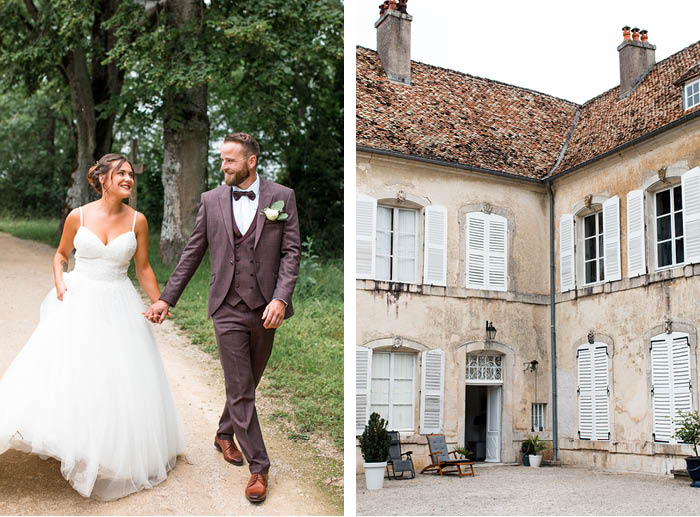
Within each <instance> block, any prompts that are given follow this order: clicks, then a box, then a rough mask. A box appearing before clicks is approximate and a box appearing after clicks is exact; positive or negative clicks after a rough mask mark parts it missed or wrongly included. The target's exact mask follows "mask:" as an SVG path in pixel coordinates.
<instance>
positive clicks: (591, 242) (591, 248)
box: [585, 237, 596, 260]
mask: <svg viewBox="0 0 700 517" xmlns="http://www.w3.org/2000/svg"><path fill="white" fill-rule="evenodd" d="M585 249H586V260H591V259H594V258H596V254H595V237H593V238H592V239H586V240H585Z"/></svg>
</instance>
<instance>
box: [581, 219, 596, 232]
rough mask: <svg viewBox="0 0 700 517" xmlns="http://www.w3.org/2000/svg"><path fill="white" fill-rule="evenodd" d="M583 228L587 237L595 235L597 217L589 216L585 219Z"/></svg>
mask: <svg viewBox="0 0 700 517" xmlns="http://www.w3.org/2000/svg"><path fill="white" fill-rule="evenodd" d="M583 227H584V231H585V237H592V236H593V235H595V233H596V232H595V215H589V216H586V217H584V219H583Z"/></svg>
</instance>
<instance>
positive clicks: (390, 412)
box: [368, 348, 420, 433]
mask: <svg viewBox="0 0 700 517" xmlns="http://www.w3.org/2000/svg"><path fill="white" fill-rule="evenodd" d="M377 354H389V356H390V359H389V378H388V380H389V402H388V407H389V409H388V415H387V429H390V430H392V431H399V432H410V433H413V432H415V429H416V397H417V396H418V392H417V390H416V382H417V379H416V377H417V375H418V364H419V362H420V361H419V360H418V358H419V357H420V355H419V353H418V352H415V351H396V350H384V349H381V348H380V349H375V350H372V368H374V364H375V361H374V358H375V356H376V355H377ZM397 354H402V355H410V356H412V357H413V379H412V383H411V413H410V414H411V421H412V427H410V428H398V427H395V426H394V425H393V410H392V409H393V406H394V404H392V401H391V396H392V389H393V386H394V380H395V379H394V376H393V372H394V356H395V355H397ZM374 380H375V377H374V375H373V373H372V372H370V389H369V404H368V406H369V414H372V412H373V411H374V409H373V407H372V394H373V393H372V392H373V390H372V384H373V381H374ZM399 405H402V406H404V405H407V404H399Z"/></svg>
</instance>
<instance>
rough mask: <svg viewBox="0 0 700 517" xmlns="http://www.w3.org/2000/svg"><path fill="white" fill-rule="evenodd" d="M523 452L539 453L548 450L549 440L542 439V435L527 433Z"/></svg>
mask: <svg viewBox="0 0 700 517" xmlns="http://www.w3.org/2000/svg"><path fill="white" fill-rule="evenodd" d="M522 450H523V452H524V453H525V454H535V455H539V454H540V453H541V452H542V451H545V450H547V442H545V441H543V440H540V437H539V436H537V435H535V436H532V435H529V434H528V435H527V436H526V437H525V439H524V440H523V448H522Z"/></svg>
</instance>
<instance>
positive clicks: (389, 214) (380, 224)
mask: <svg viewBox="0 0 700 517" xmlns="http://www.w3.org/2000/svg"><path fill="white" fill-rule="evenodd" d="M393 214H394V210H393V209H392V208H388V207H385V206H378V207H377V230H384V231H387V232H390V231H391V227H392V224H393V222H392V219H393Z"/></svg>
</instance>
